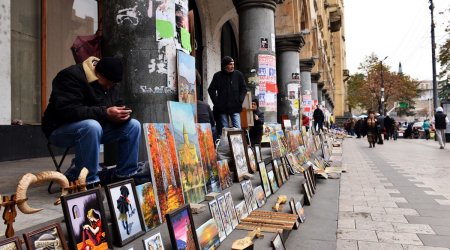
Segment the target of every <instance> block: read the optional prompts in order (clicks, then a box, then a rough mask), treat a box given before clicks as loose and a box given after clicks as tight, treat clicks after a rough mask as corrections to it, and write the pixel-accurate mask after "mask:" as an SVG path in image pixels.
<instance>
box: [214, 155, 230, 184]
mask: <svg viewBox="0 0 450 250" xmlns="http://www.w3.org/2000/svg"><path fill="white" fill-rule="evenodd" d="M217 169H218V172H219V180H220V187H221V189H222V190H225V189H227V188H229V187H231V185H233V177H232V176H231V173H230V167H229V166H228V160H227V159H224V160H220V161H217Z"/></svg>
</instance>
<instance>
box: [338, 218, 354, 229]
mask: <svg viewBox="0 0 450 250" xmlns="http://www.w3.org/2000/svg"><path fill="white" fill-rule="evenodd" d="M338 228H346V229H355V220H354V219H342V220H338Z"/></svg>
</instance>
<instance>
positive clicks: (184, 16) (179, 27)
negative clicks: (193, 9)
mask: <svg viewBox="0 0 450 250" xmlns="http://www.w3.org/2000/svg"><path fill="white" fill-rule="evenodd" d="M188 4H189V2H188V0H175V24H176V32H177V35H176V37H177V41H178V48H183V49H185V50H186V51H188V52H191V51H192V46H191V34H190V33H189V5H188Z"/></svg>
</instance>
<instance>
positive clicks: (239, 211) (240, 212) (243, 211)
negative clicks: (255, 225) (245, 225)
mask: <svg viewBox="0 0 450 250" xmlns="http://www.w3.org/2000/svg"><path fill="white" fill-rule="evenodd" d="M234 208H235V210H236V215H237V217H238V220H239V222H241V220H243V219H245V218H247V216H248V210H247V206H246V205H245V201H241V202H239V203H238V204H237V205H236V206H235V207H234Z"/></svg>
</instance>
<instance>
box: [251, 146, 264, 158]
mask: <svg viewBox="0 0 450 250" xmlns="http://www.w3.org/2000/svg"><path fill="white" fill-rule="evenodd" d="M253 148H254V149H255V155H256V162H258V163H259V162H262V161H263V159H262V155H261V145H260V144H255V145H253Z"/></svg>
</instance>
